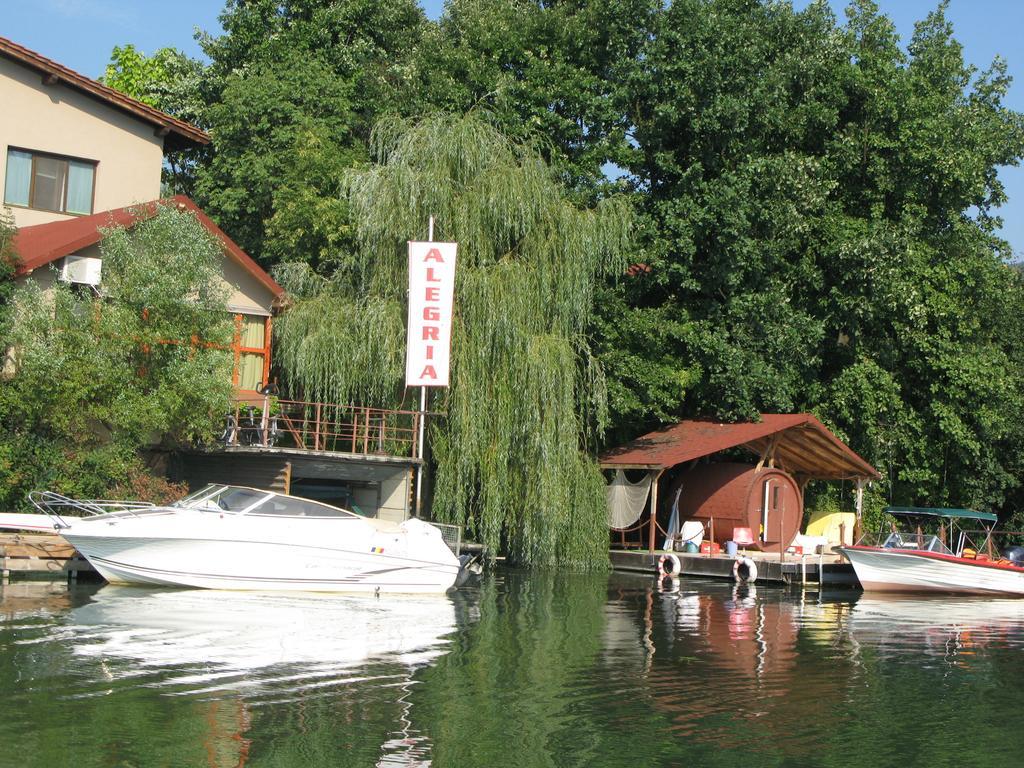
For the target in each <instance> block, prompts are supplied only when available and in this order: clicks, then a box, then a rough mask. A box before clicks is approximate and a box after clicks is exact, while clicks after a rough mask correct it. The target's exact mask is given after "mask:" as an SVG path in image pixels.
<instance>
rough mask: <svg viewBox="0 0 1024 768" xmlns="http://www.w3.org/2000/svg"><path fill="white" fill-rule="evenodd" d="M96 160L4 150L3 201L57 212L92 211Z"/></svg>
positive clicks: (19, 150) (8, 203)
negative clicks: (5, 156) (5, 166)
mask: <svg viewBox="0 0 1024 768" xmlns="http://www.w3.org/2000/svg"><path fill="white" fill-rule="evenodd" d="M95 177H96V163H93V162H89V161H88V160H75V159H73V158H68V157H60V156H58V155H47V154H43V153H41V152H30V151H28V150H24V149H13V148H9V149H8V150H7V178H6V179H5V180H4V203H6V204H7V205H20V206H24V207H26V208H38V209H40V210H44V211H56V212H58V213H79V214H89V213H92V205H93V186H94V181H95Z"/></svg>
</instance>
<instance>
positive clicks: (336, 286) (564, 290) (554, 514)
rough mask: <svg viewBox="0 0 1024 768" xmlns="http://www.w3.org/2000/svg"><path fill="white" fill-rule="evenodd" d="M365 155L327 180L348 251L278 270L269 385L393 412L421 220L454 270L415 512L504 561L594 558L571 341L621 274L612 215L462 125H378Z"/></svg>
mask: <svg viewBox="0 0 1024 768" xmlns="http://www.w3.org/2000/svg"><path fill="white" fill-rule="evenodd" d="M371 150H372V155H373V157H374V159H375V164H374V165H372V166H371V167H369V168H367V169H366V170H364V171H361V172H358V173H353V174H352V175H350V176H349V177H348V178H347V179H346V180H345V185H344V188H345V194H346V196H347V198H348V204H349V207H350V210H351V212H352V222H351V229H352V232H353V236H354V240H355V242H356V243H357V249H356V252H355V253H354V254H352V256H351V258H349V259H347V260H344V261H343V263H342V266H341V267H340V268H339V269H338V270H337V271H336V272H335V273H334V274H332V275H330V276H328V277H324V278H321V277H316V276H314V275H312V274H311V273H310V272H309V271H308V270H307V269H304V268H303V267H301V266H295V265H292V266H290V267H286V268H285V269H282V270H279V272H278V274H279V275H280V276H281V278H282V279H283V280H284V281H285V283H286V284H287V285H288V286H289V288H290V289H291V290H292V292H293V294H295V295H296V296H297V299H296V303H295V305H294V306H293V308H292V309H291V310H290V311H289V312H288V313H286V314H285V316H284V317H283V318H282V319H281V321H280V322H279V323H278V324H277V330H278V334H279V336H278V341H279V345H280V349H281V352H280V355H279V358H278V359H279V361H280V362H281V364H282V366H283V369H284V373H285V376H286V377H287V379H288V380H289V382H290V384H291V385H292V386H293V387H295V388H298V389H301V390H302V391H303V392H304V393H305V394H306V395H307V396H309V397H319V398H328V399H337V400H341V401H349V400H360V401H362V402H367V403H374V404H377V405H388V404H393V403H395V402H401V401H402V400H403V397H404V390H403V376H404V368H403V361H404V312H405V309H404V307H405V294H406V287H407V280H408V276H407V260H406V242H407V241H408V240H422V239H425V237H426V235H427V222H428V219H429V217H430V216H434V217H435V220H436V222H437V225H436V229H435V238H436V239H438V240H449V241H456V242H458V243H459V257H458V258H459V261H458V271H457V278H456V289H455V319H454V324H453V342H452V344H453V349H452V370H451V387H450V388H449V389H447V390H436V391H434V392H433V393H432V397H433V402H432V403H431V408H432V409H433V410H436V411H441V412H443V413H444V414H445V415H444V417H442V418H438V419H434V420H432V422H431V428H430V438H431V444H432V449H433V457H434V461H435V464H436V472H437V474H436V486H435V494H434V499H433V513H434V515H435V517H437V518H438V519H440V520H443V521H447V522H453V523H458V524H464V525H466V526H467V527H468V529H469V531H470V533H472V534H473V535H475V536H477V537H479V538H480V539H481V540H482V541H483V542H484V543H485V544H487V546H488V547H489V548H490V551H492V552H497V551H499V550H503V551H505V552H507V553H508V554H509V555H510V556H511V557H512V558H513V559H514V560H515V561H517V562H521V563H529V564H533V565H553V564H566V565H572V566H581V567H582V566H592V565H595V564H599V563H603V562H606V549H607V546H606V542H607V536H606V523H605V501H604V485H603V480H602V477H601V474H600V472H599V471H598V469H597V466H596V464H595V462H594V461H593V459H592V458H591V457H589V456H588V455H587V453H586V447H587V446H588V445H593V441H594V438H595V437H596V436H597V434H598V433H599V432H600V431H601V430H602V429H603V428H604V425H605V419H606V407H605V386H604V377H603V374H602V372H601V368H600V366H599V365H598V364H597V362H596V360H595V358H594V356H593V355H592V354H591V349H590V344H589V339H588V337H587V329H588V326H589V324H590V321H591V314H592V308H593V299H594V289H595V287H596V285H597V284H598V282H599V281H600V280H603V279H604V278H605V277H606V276H608V275H612V274H618V273H621V271H622V269H623V266H624V258H625V254H626V252H627V243H628V238H629V233H630V227H631V215H630V208H629V206H628V205H627V203H626V202H625V201H624V200H622V199H616V198H612V199H607V200H605V201H603V202H602V203H600V204H599V205H597V206H596V207H594V208H591V209H583V208H579V207H577V206H575V205H574V204H572V203H571V202H570V200H569V197H568V195H567V193H566V190H565V189H564V188H563V187H562V185H561V184H560V183H559V180H558V178H557V177H556V174H555V173H554V172H553V171H552V170H551V169H550V168H549V167H548V165H547V164H546V163H545V162H544V161H543V159H542V157H541V154H540V153H539V152H538V151H537V149H536V148H535V147H533V146H529V145H525V144H520V143H516V142H513V141H511V140H509V139H508V138H506V137H505V136H503V135H502V134H501V133H500V132H499V131H498V130H496V129H495V128H494V127H493V126H492V125H491V124H490V123H489V122H488V121H487V120H486V119H485V118H484V117H483V116H481V115H480V114H477V113H470V114H468V115H465V116H459V117H453V116H448V115H435V116H431V117H427V118H423V119H421V120H419V121H417V122H406V121H399V120H390V121H385V122H381V123H379V124H378V125H377V127H376V128H375V130H374V132H373V134H372V137H371ZM325 318H329V319H330V322H326V323H325V322H324V320H325ZM410 399H411V396H410Z"/></svg>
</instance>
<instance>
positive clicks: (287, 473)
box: [284, 461, 292, 496]
mask: <svg viewBox="0 0 1024 768" xmlns="http://www.w3.org/2000/svg"><path fill="white" fill-rule="evenodd" d="M291 493H292V463H291V462H290V461H287V462H285V465H284V495H285V496H290V495H291Z"/></svg>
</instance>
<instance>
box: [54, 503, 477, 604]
mask: <svg viewBox="0 0 1024 768" xmlns="http://www.w3.org/2000/svg"><path fill="white" fill-rule="evenodd" d="M194 522H196V523H197V525H196V526H195V527H194V528H193V530H191V531H189V532H182V531H180V530H172V527H173V525H172V521H168V525H167V526H166V528H167V530H164V531H160V530H153V529H154V526H153V525H152V523H150V524H149V525H148V526H147V530H146V531H145V533H144V534H143V531H141V530H137V529H138V528H140V526H138V525H136V524H134V521H132V520H128V521H119V523H118V524H117V525H116V526H109V525H107V526H104V525H103V524H102V523H98V522H97V523H88V522H83V523H77V524H74V525H72V526H71V527H70V528H69V529H67V530H64V531H62V532H61V533H62V535H63V536H64V538H66V539H67V540H68V542H70V543H71V544H72V545H73V546H74V547H75V548H76V549H77V550H78V551H79V552H80V553H81V554H82V556H83V557H85V558H86V559H87V560H88V561H89V562H90V563H91V564H92V565H93V567H95V568H96V570H97V571H98V572H99V573H100V575H102V576H103V577H104V578H105V579H106V580H107V581H109V582H111V583H114V584H148V585H162V586H184V587H199V588H205V589H233V590H264V591H266V590H269V591H301V592H369V593H379V592H401V593H414V594H416V593H443V592H445V591H447V590H448V589H449V588H451V587H452V586H453V585H454V583H455V580H456V577H457V576H458V574H459V566H460V564H459V561H458V559H457V558H456V557H455V556H454V555H453V554H452V553H451V551H450V550H449V549H448V548H447V546H446V545H445V544H444V542H443V540H442V539H441V538H440V535H439V534H438V536H437V537H433V536H428V535H425V534H424V535H421V536H418V537H417V538H418V539H422V540H420V541H416V542H412V543H410V542H409V541H408V539H409V536H407V535H405V534H403V533H401V532H393V533H390V534H372V535H365V533H364V532H362V531H360V530H359V529H358V528H356V526H352V530H348V531H346V530H342V531H339V530H338V526H339V525H340V526H344V523H331V524H330V525H331V528H329V529H327V530H324V529H322V528H319V527H317V526H316V525H307V526H303V525H301V524H300V525H290V526H288V527H281V528H277V529H274V527H273V526H272V525H268V526H266V527H265V530H263V531H260V530H258V529H255V530H254V528H253V526H252V525H251V524H250V525H248V526H247V527H246V528H245V529H244V530H242V529H240V528H239V527H236V526H232V525H231V524H230V521H228V523H227V524H224V525H222V524H221V523H222V522H223V521H220V520H213V521H210V520H203V519H199V520H196V521H194ZM417 522H418V521H417ZM421 525H425V524H422V523H421ZM179 527H180V526H179ZM303 528H305V529H306V530H303ZM203 529H205V530H203ZM211 529H216V530H211ZM261 534H262V535H261ZM346 534H347V535H346ZM435 539H436V540H435Z"/></svg>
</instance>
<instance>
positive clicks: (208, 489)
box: [170, 483, 227, 507]
mask: <svg viewBox="0 0 1024 768" xmlns="http://www.w3.org/2000/svg"><path fill="white" fill-rule="evenodd" d="M225 488H227V486H226V485H216V484H213V483H211V484H210V485H204V486H203V487H202V488H200V489H199V490H198V491H193V492H192V493H190V494H189V495H188V496H186V497H184V498H182V499H178V500H177V501H176V502H174V503H173V504H171V505H170V506H172V507H191V506H195V503H196V502H197V501H199V500H200V499H202V498H204V497H205V496H212V495H213V493H214V491H220V490H224V489H225Z"/></svg>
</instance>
